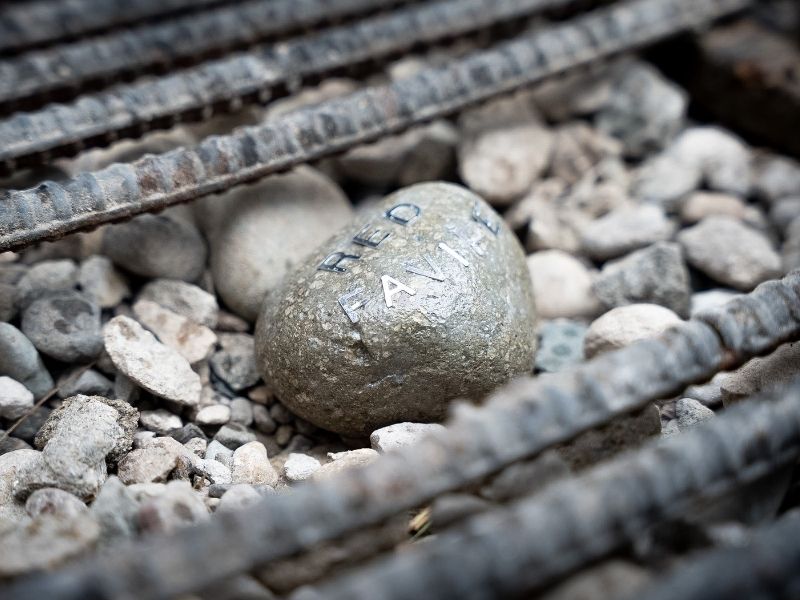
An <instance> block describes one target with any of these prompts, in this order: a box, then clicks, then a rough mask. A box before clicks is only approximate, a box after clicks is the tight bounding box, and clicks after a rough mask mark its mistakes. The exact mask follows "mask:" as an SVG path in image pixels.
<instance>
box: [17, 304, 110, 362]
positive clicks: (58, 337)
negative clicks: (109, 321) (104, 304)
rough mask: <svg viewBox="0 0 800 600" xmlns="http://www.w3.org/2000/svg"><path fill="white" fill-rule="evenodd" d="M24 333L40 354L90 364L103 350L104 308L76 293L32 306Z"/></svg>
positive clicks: (24, 316)
mask: <svg viewBox="0 0 800 600" xmlns="http://www.w3.org/2000/svg"><path fill="white" fill-rule="evenodd" d="M22 332H23V333H24V334H25V335H26V336H27V338H28V339H29V340H30V341H31V342H33V345H34V346H36V349H37V350H39V352H42V353H43V354H46V355H48V356H51V357H53V358H55V359H57V360H60V361H63V362H68V363H70V362H86V361H89V360H91V359H93V358H95V357H96V356H97V355H98V354H100V351H101V350H102V349H103V339H102V336H101V333H100V307H99V306H97V305H96V304H94V303H93V302H91V301H90V300H89V299H88V298H86V296H84V295H83V294H81V293H80V292H76V291H72V290H63V291H59V292H52V293H48V294H46V295H43V296H41V297H39V298H37V299H36V300H34V301H33V302H31V304H30V305H29V306H28V307H27V308H25V310H24V311H23V313H22Z"/></svg>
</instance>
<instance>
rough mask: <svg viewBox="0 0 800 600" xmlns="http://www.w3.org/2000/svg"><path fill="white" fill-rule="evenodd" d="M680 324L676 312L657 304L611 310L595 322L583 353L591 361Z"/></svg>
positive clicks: (587, 335) (590, 327)
mask: <svg viewBox="0 0 800 600" xmlns="http://www.w3.org/2000/svg"><path fill="white" fill-rule="evenodd" d="M679 323H681V319H680V317H679V316H678V315H676V314H675V313H674V312H672V311H671V310H669V309H668V308H664V307H663V306H658V305H656V304H630V305H628V306H621V307H619V308H615V309H612V310H610V311H608V312H607V313H606V314H604V315H603V316H602V317H600V318H599V319H597V320H595V321H594V322H593V323H592V324H591V325H590V326H589V330H588V331H587V332H586V338H585V340H584V346H583V348H584V353H585V354H586V358H592V357H594V356H597V355H598V354H600V353H602V352H608V351H610V350H616V349H617V348H623V347H625V346H628V345H630V344H632V343H634V342H637V341H639V340H643V339H647V338H651V337H655V336H657V335H659V334H661V333H663V332H664V331H665V330H666V329H668V328H670V327H672V326H673V325H677V324H679Z"/></svg>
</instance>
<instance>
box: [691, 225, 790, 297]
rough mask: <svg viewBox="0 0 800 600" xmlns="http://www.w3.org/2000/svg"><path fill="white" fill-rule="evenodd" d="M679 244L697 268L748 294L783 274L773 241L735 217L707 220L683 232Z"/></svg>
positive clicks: (720, 281)
mask: <svg viewBox="0 0 800 600" xmlns="http://www.w3.org/2000/svg"><path fill="white" fill-rule="evenodd" d="M678 241H679V242H680V244H681V246H683V249H684V252H685V254H686V258H687V260H688V261H689V263H690V264H691V265H692V266H693V267H695V268H696V269H698V270H699V271H702V272H703V273H705V274H706V275H708V276H709V277H711V278H712V279H713V280H715V281H717V282H719V283H722V284H725V285H728V286H730V287H733V288H736V289H738V290H741V291H744V292H747V291H750V290H751V289H753V288H754V287H755V286H756V285H758V284H759V283H761V282H762V281H766V280H767V279H772V278H775V277H778V276H780V274H781V257H780V256H779V255H778V253H777V252H776V251H775V250H774V249H773V248H772V245H771V244H770V242H769V240H768V239H767V238H766V237H765V236H764V235H762V234H761V233H759V232H757V231H755V230H753V229H751V228H749V227H747V226H746V225H743V224H742V223H741V222H739V221H737V220H736V219H732V218H731V217H706V218H705V219H703V220H702V221H701V222H700V223H698V224H697V225H695V226H694V227H691V228H689V229H685V230H683V231H681V232H680V233H679V234H678Z"/></svg>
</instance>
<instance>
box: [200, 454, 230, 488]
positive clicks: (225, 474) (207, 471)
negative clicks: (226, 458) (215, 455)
mask: <svg viewBox="0 0 800 600" xmlns="http://www.w3.org/2000/svg"><path fill="white" fill-rule="evenodd" d="M200 471H202V472H203V477H205V478H206V479H208V480H209V482H211V484H212V485H214V484H217V485H226V484H229V483H231V481H232V475H231V470H230V468H228V467H227V466H226V465H224V464H222V463H221V462H219V461H216V460H202V461H201V462H200Z"/></svg>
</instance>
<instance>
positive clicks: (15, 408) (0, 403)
mask: <svg viewBox="0 0 800 600" xmlns="http://www.w3.org/2000/svg"><path fill="white" fill-rule="evenodd" d="M32 408H33V394H32V393H31V392H30V390H29V389H28V388H26V387H25V386H24V385H22V384H21V383H20V382H19V381H15V380H13V379H11V377H6V376H5V375H3V376H2V377H0V417H2V418H4V419H9V420H12V421H16V420H17V419H19V418H20V417H21V416H23V415H24V414H25V413H27V412H28V411H30V410H31V409H32Z"/></svg>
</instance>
